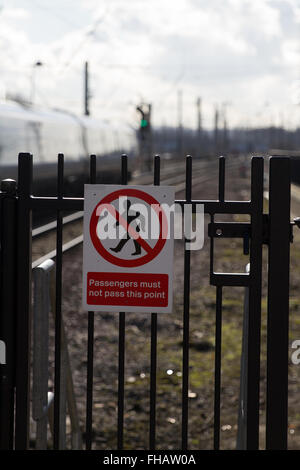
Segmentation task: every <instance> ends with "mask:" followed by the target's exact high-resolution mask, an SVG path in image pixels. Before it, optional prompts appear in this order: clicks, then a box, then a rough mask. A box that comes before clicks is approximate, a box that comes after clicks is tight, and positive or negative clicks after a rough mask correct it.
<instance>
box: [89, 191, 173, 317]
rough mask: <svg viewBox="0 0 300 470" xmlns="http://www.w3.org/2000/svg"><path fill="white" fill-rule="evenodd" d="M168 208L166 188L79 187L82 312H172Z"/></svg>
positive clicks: (169, 200)
mask: <svg viewBox="0 0 300 470" xmlns="http://www.w3.org/2000/svg"><path fill="white" fill-rule="evenodd" d="M121 202H122V203H121ZM173 204H174V189H173V188H172V187H168V186H131V187H128V186H113V185H85V202H84V244H83V307H84V308H85V309H86V310H91V306H92V309H93V310H96V311H116V312H117V311H120V310H122V311H127V312H129V311H141V312H152V311H153V309H155V311H157V312H170V311H172V284H173V241H174V240H173V238H174V237H173V220H170V219H171V218H170V210H169V208H170V207H172V206H173ZM153 227H154V229H155V230H153ZM150 228H151V230H150ZM153 234H155V235H153Z"/></svg>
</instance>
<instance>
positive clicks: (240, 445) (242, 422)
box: [236, 263, 250, 450]
mask: <svg viewBox="0 0 300 470" xmlns="http://www.w3.org/2000/svg"><path fill="white" fill-rule="evenodd" d="M245 272H246V273H248V274H249V272H250V264H249V263H248V264H247V265H246V268H245ZM248 324H249V287H245V290H244V312H243V338H242V353H241V373H240V396H239V411H238V431H237V440H236V450H246V446H247V442H246V438H247V411H246V410H247V367H248Z"/></svg>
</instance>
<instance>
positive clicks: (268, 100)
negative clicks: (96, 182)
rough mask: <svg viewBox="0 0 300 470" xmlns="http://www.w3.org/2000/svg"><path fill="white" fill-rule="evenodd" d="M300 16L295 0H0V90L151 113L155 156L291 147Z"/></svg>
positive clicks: (124, 116)
mask: <svg viewBox="0 0 300 470" xmlns="http://www.w3.org/2000/svg"><path fill="white" fill-rule="evenodd" d="M299 23H300V4H299V2H298V1H297V0H278V1H276V0H274V1H272V2H271V1H269V0H251V1H250V0H243V1H240V0H212V1H211V2H206V1H204V0H178V1H176V2H174V1H172V0H164V1H163V2H162V1H159V0H152V1H151V2H149V1H145V0H130V1H129V2H124V0H102V1H101V2H99V1H98V0H59V1H58V0H52V1H47V0H46V1H45V0H0V57H1V65H0V67H1V74H0V98H1V99H2V100H3V101H4V100H15V101H18V102H19V103H20V102H21V103H22V104H26V103H27V104H34V105H36V106H42V107H46V108H56V109H62V110H65V111H69V112H72V113H75V114H78V115H81V114H89V115H91V116H93V117H95V118H99V119H107V120H109V121H110V122H113V123H114V125H116V126H118V124H119V123H126V124H130V125H131V126H132V127H133V128H135V129H137V130H138V129H139V128H140V127H141V126H143V124H141V121H142V120H143V118H145V114H146V118H147V116H148V118H149V120H150V119H151V130H152V142H153V145H154V148H153V151H158V150H159V152H161V153H163V152H167V153H168V152H170V153H172V152H177V153H180V154H181V153H182V152H184V153H192V154H194V155H195V156H200V153H203V154H205V155H208V154H220V153H235V152H236V153H239V152H247V153H248V152H266V153H267V152H270V149H272V150H274V149H275V150H276V149H286V150H297V149H299V148H300V130H299V121H300V108H299V104H300V73H299V72H300V37H299V31H300V30H299ZM137 107H140V108H142V111H143V112H144V113H145V114H144V115H143V114H142V112H139V111H137ZM150 113H151V114H150ZM144 120H145V119H144ZM146 121H147V119H146ZM144 125H145V126H147V122H146V123H145V122H144ZM197 154H199V155H197Z"/></svg>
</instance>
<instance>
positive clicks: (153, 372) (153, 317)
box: [149, 155, 160, 450]
mask: <svg viewBox="0 0 300 470" xmlns="http://www.w3.org/2000/svg"><path fill="white" fill-rule="evenodd" d="M159 184H160V157H159V155H155V157H154V185H155V186H159ZM156 368H157V313H152V314H151V356H150V429H149V449H150V450H154V449H155V439H156Z"/></svg>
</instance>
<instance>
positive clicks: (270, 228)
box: [0, 154, 292, 450]
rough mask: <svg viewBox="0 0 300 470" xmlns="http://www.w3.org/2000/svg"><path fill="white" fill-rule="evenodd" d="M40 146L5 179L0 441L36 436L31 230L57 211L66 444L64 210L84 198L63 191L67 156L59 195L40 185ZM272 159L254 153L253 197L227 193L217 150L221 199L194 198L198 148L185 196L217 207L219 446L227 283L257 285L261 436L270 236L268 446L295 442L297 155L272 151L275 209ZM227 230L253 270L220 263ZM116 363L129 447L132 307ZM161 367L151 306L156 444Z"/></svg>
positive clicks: (254, 378)
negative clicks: (32, 430)
mask: <svg viewBox="0 0 300 470" xmlns="http://www.w3.org/2000/svg"><path fill="white" fill-rule="evenodd" d="M32 170H33V163H32V156H31V155H30V154H20V155H19V163H18V187H17V186H16V183H15V182H14V181H12V180H5V181H2V183H1V193H0V196H1V198H0V201H1V219H0V220H1V299H0V300H1V317H0V340H1V351H4V353H5V354H4V355H3V354H2V356H1V357H2V359H1V362H2V363H1V365H0V368H1V369H0V372H1V384H0V447H1V448H2V449H12V448H15V449H27V448H28V446H29V412H30V411H29V410H30V393H31V392H30V389H31V387H30V368H31V321H32V319H31V316H32V315H31V241H32V240H31V234H32V213H33V212H34V211H37V210H39V211H48V210H51V212H56V213H57V239H56V242H57V243H56V245H57V247H56V306H55V310H56V311H55V383H54V449H58V448H59V434H60V393H59V390H60V382H61V342H60V338H61V334H62V312H61V301H62V261H63V252H62V245H63V240H62V214H63V211H82V210H83V199H82V198H66V197H64V196H63V195H64V187H63V176H64V157H63V155H59V156H58V173H57V188H58V189H57V195H55V196H53V197H47V198H46V197H35V196H34V195H32ZM96 175H97V169H96V157H95V156H91V159H90V183H92V184H93V183H96ZM121 182H122V184H127V157H126V156H122V159H121ZM154 184H155V185H159V184H160V159H159V157H158V156H156V157H155V159H154ZM263 200H264V159H263V158H261V157H253V158H252V164H251V198H250V200H249V201H228V200H225V159H224V158H223V157H221V158H220V160H219V197H218V200H194V199H193V197H192V158H191V157H190V156H188V157H187V159H186V192H185V199H184V200H178V201H176V202H177V203H178V204H180V205H181V206H182V207H184V206H185V205H186V204H192V207H193V212H196V207H197V205H198V204H203V205H204V212H205V213H206V214H209V216H210V224H209V228H208V230H209V232H208V234H209V237H210V283H211V284H212V285H213V286H216V330H215V385H214V390H215V392H214V394H215V395H214V448H215V449H218V448H219V442H220V393H221V386H220V380H221V336H222V293H223V287H224V286H243V287H246V288H248V292H249V316H248V330H247V341H246V345H247V354H246V357H247V358H248V359H247V361H246V363H245V368H244V371H245V372H244V373H245V377H244V379H245V384H246V392H245V397H246V401H245V403H246V404H245V420H244V423H245V426H246V428H245V431H246V448H247V449H257V448H258V446H259V392H260V341H261V340H260V336H261V298H262V293H261V290H262V248H263V244H267V245H268V327H267V414H266V416H267V423H266V447H267V448H268V449H285V448H286V447H287V398H288V393H287V392H288V388H287V384H288V382H287V381H288V321H289V256H290V254H289V250H290V242H291V240H292V224H291V222H290V160H289V158H283V157H271V158H270V161H269V213H268V214H264V211H263ZM218 214H248V215H249V216H250V221H249V222H247V223H236V222H226V223H225V222H222V223H220V222H217V221H216V217H217V215H218ZM222 237H234V238H241V239H243V243H244V252H245V253H248V252H250V271H249V272H248V273H242V274H241V273H216V272H215V271H214V240H215V239H216V238H222ZM191 256H192V253H191V252H190V251H188V250H185V253H184V307H183V351H182V423H181V426H182V438H181V440H182V449H183V450H186V449H188V445H189V443H188V426H189V407H188V386H189V310H190V264H191ZM93 351H94V313H93V312H89V313H88V351H87V354H88V365H87V387H86V394H87V407H86V430H85V436H86V437H85V445H86V449H91V446H92V418H93V416H92V403H93V359H94V358H93V354H94V352H93ZM118 357H119V363H118V367H119V372H118V427H117V430H116V432H117V442H118V449H122V448H123V429H124V358H125V314H124V313H122V312H121V313H120V314H119V356H118ZM156 372H157V314H156V313H152V314H151V365H150V390H149V402H150V413H149V449H155V448H156V378H157V377H156Z"/></svg>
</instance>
